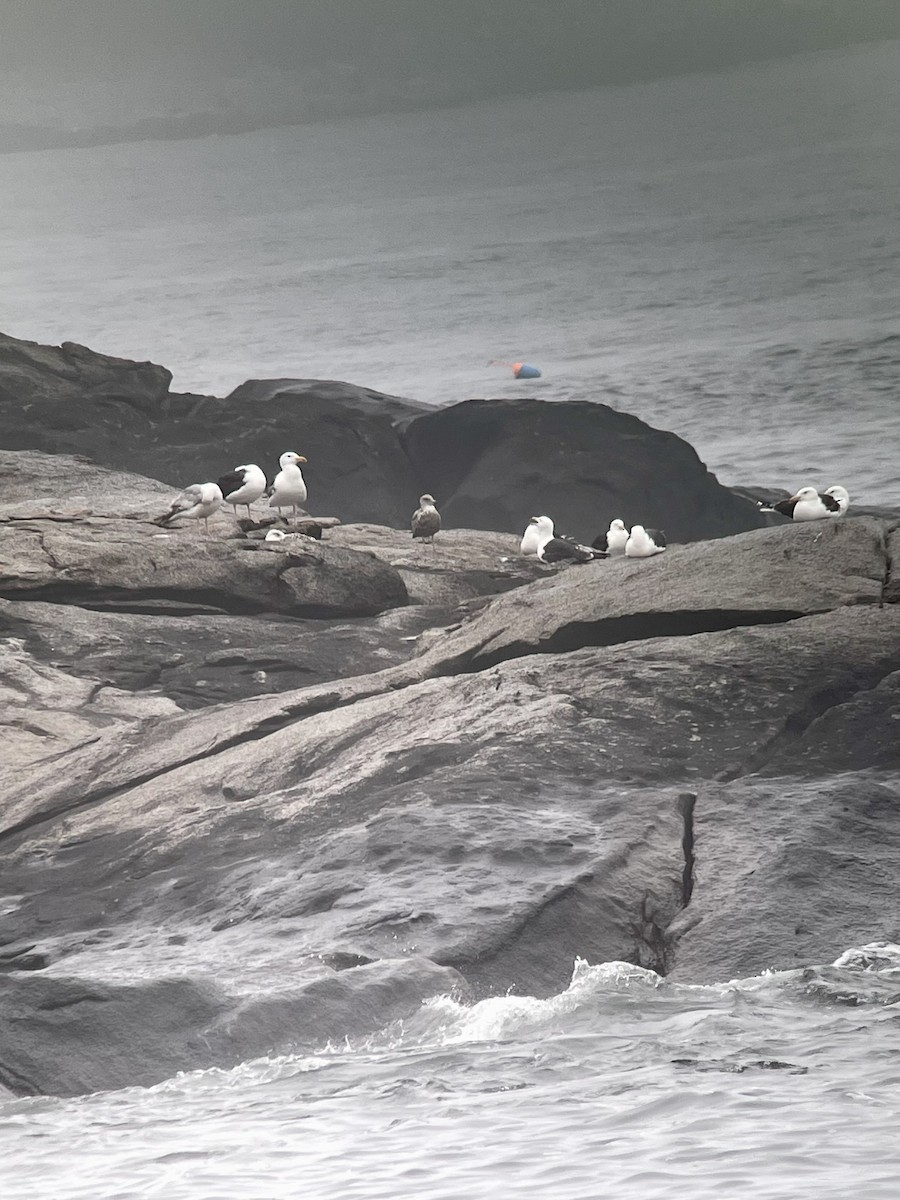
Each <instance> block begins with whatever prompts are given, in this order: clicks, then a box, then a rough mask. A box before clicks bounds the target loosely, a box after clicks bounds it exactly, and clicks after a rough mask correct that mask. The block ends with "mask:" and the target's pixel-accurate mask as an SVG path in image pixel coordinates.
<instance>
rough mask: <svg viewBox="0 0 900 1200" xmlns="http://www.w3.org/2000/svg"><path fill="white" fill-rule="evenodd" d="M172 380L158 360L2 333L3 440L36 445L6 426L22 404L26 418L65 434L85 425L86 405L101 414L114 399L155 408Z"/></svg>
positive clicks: (22, 415)
mask: <svg viewBox="0 0 900 1200" xmlns="http://www.w3.org/2000/svg"><path fill="white" fill-rule="evenodd" d="M171 382H172V372H171V371H167V370H166V368H165V367H158V366H156V364H155V363H150V362H143V363H137V362H132V361H131V360H130V359H126V358H112V357H110V356H109V355H108V354H98V353H97V351H95V350H89V349H88V348H87V346H79V345H78V344H77V343H75V342H63V344H62V345H61V346H42V345H40V344H39V343H38V342H26V341H21V340H20V339H19V338H14V337H9V336H8V335H7V334H5V333H0V405H2V408H3V411H4V415H5V418H6V420H5V421H4V428H3V430H2V439H0V440H2V443H3V445H4V446H5V447H7V448H9V449H20V448H22V449H32V448H33V447H31V446H30V445H29V446H23V447H19V446H17V445H15V444H14V442H13V441H11V440H10V434H11V431H8V430H7V428H6V427H5V426H6V422H7V421H8V420H9V419H10V418H12V417H14V414H15V409H16V408H21V409H22V410H24V411H21V413H20V420H21V421H22V422H23V423H24V422H28V423H31V422H32V421H36V420H37V421H39V422H40V423H41V424H42V425H44V427H45V428H46V430H47V432H48V434H49V432H50V430H53V431H55V432H56V433H57V434H58V435H60V436H65V433H66V431H68V430H75V429H78V428H79V427H80V426H81V424H82V416H83V409H82V407H81V406H82V405H87V406H90V408H91V410H92V412H93V413H96V414H99V413H101V412H102V411H103V408H104V406H114V405H126V406H128V405H130V406H133V407H135V408H138V409H140V410H142V411H144V412H150V413H152V412H154V411H155V410H156V409H157V408H158V407H159V405H160V404H161V403H162V401H163V400H164V398H165V396H166V395H167V393H168V391H169V384H170V383H171ZM32 406H33V407H32ZM35 409H37V410H38V412H35V411H34V410H35ZM38 413H39V416H38ZM69 448H71V447H69Z"/></svg>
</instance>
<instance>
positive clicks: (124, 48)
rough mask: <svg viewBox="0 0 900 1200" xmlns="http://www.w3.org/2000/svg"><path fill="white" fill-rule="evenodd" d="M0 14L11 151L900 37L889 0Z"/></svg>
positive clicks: (169, 3) (273, 1) (119, 1)
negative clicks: (41, 133) (118, 133)
mask: <svg viewBox="0 0 900 1200" xmlns="http://www.w3.org/2000/svg"><path fill="white" fill-rule="evenodd" d="M0 16H2V19H3V27H4V39H3V42H2V44H0V64H2V65H3V67H4V71H3V79H2V82H0V99H2V102H3V112H4V117H3V121H2V122H0V135H2V134H3V132H4V131H5V137H0V148H4V149H19V148H21V149H29V148H39V147H40V146H41V145H51V144H64V143H65V142H66V140H67V138H68V137H69V135H70V134H73V133H75V134H78V135H82V136H83V140H84V141H85V142H90V141H91V140H104V139H105V138H106V137H112V136H114V135H115V133H116V131H123V130H129V129H130V130H131V131H132V135H133V136H136V137H156V136H158V137H167V136H192V135H195V134H196V135H200V134H204V133H209V132H238V131H240V130H242V129H247V128H256V127H260V126H265V125H274V124H289V123H294V122H302V121H306V120H316V119H322V118H325V119H327V118H331V117H336V116H342V115H360V114H365V113H378V112H385V111H391V110H393V109H420V108H432V107H437V106H441V105H444V104H456V103H461V102H466V101H471V100H480V99H485V98H490V97H496V96H502V95H522V94H536V93H540V92H544V91H558V90H570V89H579V88H585V87H593V86H601V85H605V84H606V85H608V84H628V83H636V82H642V81H647V80H651V79H654V78H660V77H665V76H671V75H680V74H685V73H691V72H696V71H717V70H722V69H727V68H729V67H733V66H736V65H739V64H740V63H743V62H748V61H754V60H761V59H766V58H773V57H784V56H786V55H793V54H798V53H808V52H812V51H817V50H827V49H832V48H836V47H840V46H845V45H850V44H852V43H854V42H859V41H865V40H890V39H893V38H897V37H900V10H898V7H897V6H896V5H895V4H893V3H891V2H890V0H862V2H861V3H859V4H856V5H852V6H851V5H848V4H846V3H845V2H844V0H760V3H757V4H754V5H753V6H752V8H750V9H749V11H748V9H747V6H746V5H743V4H740V3H736V2H734V0H682V2H681V3H679V5H678V6H677V8H673V6H672V5H671V4H669V3H667V0H628V2H627V3H625V2H624V0H564V2H563V3H561V4H559V5H553V6H548V5H547V4H545V3H537V2H536V0H494V3H493V4H492V5H491V6H490V8H489V9H486V8H485V6H484V5H483V4H481V3H476V2H475V0H452V2H451V3H445V4H437V3H434V2H432V0H343V2H342V3H340V4H339V5H335V4H334V3H333V2H332V0H257V3H255V4H253V5H252V6H248V5H246V4H244V3H239V2H238V0H188V2H187V3H175V2H174V0H152V3H148V2H147V0H78V3H77V4H72V3H62V2H61V0H43V2H42V3H41V4H40V5H39V6H35V5H34V4H33V3H32V0H0ZM40 130H49V131H52V132H51V134H50V135H49V136H44V137H43V138H41V137H40V136H39V135H38V132H37V131H40ZM93 134H96V137H92V135H93ZM69 140H71V141H72V144H77V142H78V137H77V136H75V137H74V138H70V139H69Z"/></svg>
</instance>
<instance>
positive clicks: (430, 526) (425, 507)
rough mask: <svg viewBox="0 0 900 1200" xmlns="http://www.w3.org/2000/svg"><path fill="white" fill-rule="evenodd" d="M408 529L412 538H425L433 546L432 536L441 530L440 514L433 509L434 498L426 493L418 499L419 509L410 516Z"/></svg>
mask: <svg viewBox="0 0 900 1200" xmlns="http://www.w3.org/2000/svg"><path fill="white" fill-rule="evenodd" d="M410 528H411V530H412V535H413V537H414V538H427V539H428V542H429V544H430V545H434V535H435V534H436V533H438V532H439V531H440V528H441V514H440V513H439V512H438V510H437V509H436V508H435V504H434V496H429V495H428V493H427V492H426V493H425V495H424V496H420V497H419V507H418V508H417V509H416V511H415V512H414V513H413V515H412V521H411V522H410Z"/></svg>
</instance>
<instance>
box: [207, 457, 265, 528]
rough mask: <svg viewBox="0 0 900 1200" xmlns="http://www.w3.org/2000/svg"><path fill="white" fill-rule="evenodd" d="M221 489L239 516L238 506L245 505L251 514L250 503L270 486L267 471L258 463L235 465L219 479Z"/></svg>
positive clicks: (227, 501)
mask: <svg viewBox="0 0 900 1200" xmlns="http://www.w3.org/2000/svg"><path fill="white" fill-rule="evenodd" d="M217 482H218V485H219V489H220V491H221V492H222V496H223V498H224V500H225V503H226V504H230V505H231V507H232V508H233V509H234V515H235V516H237V506H238V505H239V504H241V505H243V506H244V507H245V508H246V509H247V516H248V517H249V516H250V505H251V504H252V503H253V501H254V500H258V499H259V498H260V496H261V495H262V494H263V492H264V491H265V490H266V487H267V486H268V480H267V479H266V476H265V472H264V471H263V470H261V469H260V468H259V467H258V466H257V465H256V463H245V464H244V465H243V466H241V467H235V468H234V470H233V471H229V472H228V474H227V475H223V476H222V478H221V479H219V480H218V481H217Z"/></svg>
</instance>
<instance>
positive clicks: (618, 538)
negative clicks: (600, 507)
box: [591, 517, 628, 554]
mask: <svg viewBox="0 0 900 1200" xmlns="http://www.w3.org/2000/svg"><path fill="white" fill-rule="evenodd" d="M627 541H628V530H627V529H626V528H625V522H624V521H622V520H620V519H619V517H616V519H615V520H614V521H610V523H609V529H607V531H606V533H598V534H597V536H596V537H595V538H594V540H593V541H592V542H591V547H592V548H593V549H594V550H605V551H606V552H607V553H608V554H624V553H625V543H626V542H627Z"/></svg>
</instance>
